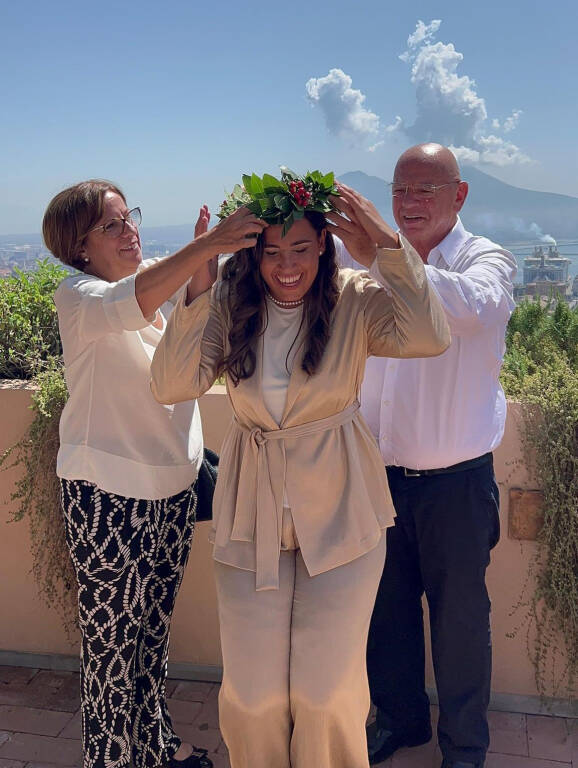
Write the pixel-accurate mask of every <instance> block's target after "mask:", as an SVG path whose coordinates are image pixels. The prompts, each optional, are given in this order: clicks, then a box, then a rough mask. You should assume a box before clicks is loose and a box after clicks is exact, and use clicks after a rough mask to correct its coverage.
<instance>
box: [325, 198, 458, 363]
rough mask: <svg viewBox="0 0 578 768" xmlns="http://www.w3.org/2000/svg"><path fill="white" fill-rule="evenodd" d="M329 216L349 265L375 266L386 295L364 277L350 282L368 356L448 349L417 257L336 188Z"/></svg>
mask: <svg viewBox="0 0 578 768" xmlns="http://www.w3.org/2000/svg"><path fill="white" fill-rule="evenodd" d="M339 192H340V197H336V198H335V199H334V200H333V202H334V205H335V207H336V208H337V210H338V212H337V213H333V214H330V215H329V216H328V219H329V220H330V221H331V222H332V224H330V225H329V226H328V229H330V231H331V232H334V233H335V234H337V235H339V237H340V238H341V239H342V240H343V242H344V243H345V246H346V247H347V249H348V250H349V251H350V252H352V253H353V255H354V257H355V259H356V260H357V261H358V262H360V263H361V264H363V265H364V266H366V267H367V268H369V267H370V266H371V265H372V263H373V262H374V261H375V263H376V265H377V267H378V269H379V272H380V274H381V277H382V278H383V279H384V280H385V282H386V283H387V286H388V290H385V289H384V287H383V286H382V285H378V284H377V283H376V282H374V281H373V280H370V279H368V277H367V276H364V275H362V274H361V275H358V276H357V277H355V278H354V280H355V289H356V292H357V293H358V294H360V295H361V296H362V300H363V302H364V315H365V327H366V332H367V337H368V354H370V355H378V356H381V357H429V356H434V355H439V354H441V353H442V352H443V351H444V350H445V349H447V347H448V346H449V344H450V334H449V329H448V324H447V320H446V317H445V314H444V311H443V308H442V306H441V304H440V301H439V299H438V297H437V295H436V293H435V291H434V290H432V289H431V288H430V286H429V283H428V281H427V278H426V274H425V269H424V265H423V263H422V260H421V258H420V257H419V255H418V254H417V252H416V251H415V250H414V249H413V248H412V247H411V245H410V244H409V243H408V242H407V241H406V240H404V239H400V237H399V235H397V234H396V233H395V232H394V231H393V230H392V229H391V227H389V226H388V224H386V222H385V221H384V220H383V219H382V218H381V216H380V214H379V212H378V210H377V209H376V208H375V206H374V205H373V203H371V202H370V201H369V200H366V199H365V198H364V197H362V195H360V194H359V193H358V192H355V190H353V189H350V188H349V187H346V186H344V185H339Z"/></svg>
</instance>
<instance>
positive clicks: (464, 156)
mask: <svg viewBox="0 0 578 768" xmlns="http://www.w3.org/2000/svg"><path fill="white" fill-rule="evenodd" d="M448 149H449V150H451V151H452V152H453V153H454V155H455V158H456V160H457V161H458V163H466V164H467V163H479V162H480V153H479V152H478V150H477V149H470V147H454V145H453V144H450V145H449V146H448Z"/></svg>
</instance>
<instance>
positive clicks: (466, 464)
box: [387, 453, 492, 477]
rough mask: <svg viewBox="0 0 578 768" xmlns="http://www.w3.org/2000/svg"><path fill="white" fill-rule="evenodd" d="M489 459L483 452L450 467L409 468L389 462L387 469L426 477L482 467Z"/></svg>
mask: <svg viewBox="0 0 578 768" xmlns="http://www.w3.org/2000/svg"><path fill="white" fill-rule="evenodd" d="M491 461H492V454H491V453H484V455H483V456H478V457H477V458H475V459H468V460H467V461H460V462H458V463H457V464H452V465H451V467H439V468H438V469H409V467H398V466H395V465H393V464H390V465H389V466H388V467H387V469H388V470H397V471H398V472H403V474H404V475H405V476H406V477H423V476H426V477H428V476H429V475H449V474H451V473H452V472H463V471H464V470H466V469H475V468H476V467H483V466H484V464H489V463H490V462H491Z"/></svg>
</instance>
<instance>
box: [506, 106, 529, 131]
mask: <svg viewBox="0 0 578 768" xmlns="http://www.w3.org/2000/svg"><path fill="white" fill-rule="evenodd" d="M523 114H524V113H523V112H522V110H521V109H513V110H512V114H511V115H510V117H507V118H506V119H505V120H504V131H505V132H506V133H509V132H510V131H513V130H514V128H516V127H517V125H518V122H519V120H520V117H521V116H522V115H523Z"/></svg>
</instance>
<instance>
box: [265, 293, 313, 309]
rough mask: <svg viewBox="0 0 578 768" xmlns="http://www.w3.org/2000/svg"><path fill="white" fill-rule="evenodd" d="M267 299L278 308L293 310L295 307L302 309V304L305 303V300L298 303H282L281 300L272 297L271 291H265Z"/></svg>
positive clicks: (299, 300)
mask: <svg viewBox="0 0 578 768" xmlns="http://www.w3.org/2000/svg"><path fill="white" fill-rule="evenodd" d="M265 293H266V295H267V298H268V299H271V301H272V302H273V304H276V305H277V306H278V307H283V308H284V309H293V307H300V306H301V304H303V302H304V301H305V299H304V298H301V299H297V301H281V300H280V299H276V298H275V297H274V296H272V295H271V294H270V293H269V291H265Z"/></svg>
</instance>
